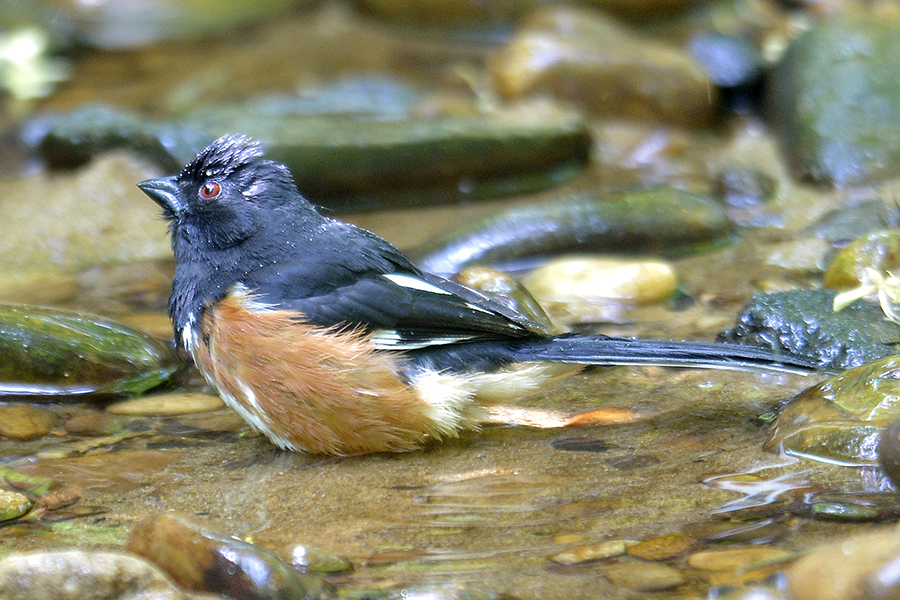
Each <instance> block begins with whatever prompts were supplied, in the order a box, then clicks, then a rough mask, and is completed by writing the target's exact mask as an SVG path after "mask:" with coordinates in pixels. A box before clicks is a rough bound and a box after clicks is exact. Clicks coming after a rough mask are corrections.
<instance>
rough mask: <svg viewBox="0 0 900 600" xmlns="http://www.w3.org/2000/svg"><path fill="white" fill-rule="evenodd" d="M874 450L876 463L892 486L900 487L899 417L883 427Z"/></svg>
mask: <svg viewBox="0 0 900 600" xmlns="http://www.w3.org/2000/svg"><path fill="white" fill-rule="evenodd" d="M876 452H877V454H878V464H879V465H880V466H881V468H882V469H883V470H884V472H885V474H886V475H887V476H888V477H890V478H891V482H892V483H893V484H894V487H896V488H900V419H894V420H893V421H891V422H890V424H889V425H888V426H887V427H885V428H884V431H883V432H882V434H881V439H880V440H878V448H877V449H876Z"/></svg>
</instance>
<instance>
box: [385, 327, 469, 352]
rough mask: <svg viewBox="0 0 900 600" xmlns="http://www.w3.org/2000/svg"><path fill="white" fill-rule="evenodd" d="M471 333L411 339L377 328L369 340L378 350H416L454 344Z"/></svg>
mask: <svg viewBox="0 0 900 600" xmlns="http://www.w3.org/2000/svg"><path fill="white" fill-rule="evenodd" d="M472 337H473V336H472V335H449V334H448V335H444V336H439V337H429V338H427V339H418V340H411V339H408V338H406V337H404V336H403V335H401V334H399V333H397V331H395V330H393V329H379V330H377V331H375V332H373V333H372V336H371V337H370V338H369V340H370V341H371V342H372V344H374V346H375V347H376V348H377V349H379V350H418V349H419V348H427V347H429V346H440V345H444V344H455V343H456V342H464V341H466V340H470V339H472Z"/></svg>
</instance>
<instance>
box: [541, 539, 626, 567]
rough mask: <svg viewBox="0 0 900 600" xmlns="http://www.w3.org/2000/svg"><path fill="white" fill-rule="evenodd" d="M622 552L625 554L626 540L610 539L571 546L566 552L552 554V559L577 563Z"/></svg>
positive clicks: (619, 554)
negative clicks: (597, 542)
mask: <svg viewBox="0 0 900 600" xmlns="http://www.w3.org/2000/svg"><path fill="white" fill-rule="evenodd" d="M622 554H625V541H624V540H609V541H608V542H601V543H599V544H587V545H584V546H575V547H574V548H569V549H568V550H566V551H565V552H560V553H559V554H557V555H555V556H551V557H550V560H552V561H553V562H555V563H558V564H561V565H577V564H580V563H583V562H588V561H592V560H602V559H604V558H611V557H613V556H621V555H622Z"/></svg>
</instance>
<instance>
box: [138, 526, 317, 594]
mask: <svg viewBox="0 0 900 600" xmlns="http://www.w3.org/2000/svg"><path fill="white" fill-rule="evenodd" d="M128 550H130V551H131V552H134V553H136V554H139V555H141V556H143V557H145V558H147V559H148V560H151V561H153V562H154V563H155V564H157V565H159V566H160V567H161V568H162V569H163V570H165V571H166V572H168V573H169V575H171V576H172V578H173V579H174V580H175V581H177V582H178V583H179V585H181V586H182V587H184V588H186V589H189V590H196V591H210V592H215V593H217V594H222V595H224V596H227V597H229V598H240V599H241V600H264V599H270V598H276V599H279V600H305V599H306V597H307V592H306V588H305V587H304V584H303V583H302V582H301V581H300V579H299V578H298V577H297V575H296V574H295V573H294V572H293V570H292V569H291V567H290V566H289V565H288V564H287V563H285V562H284V561H282V560H281V559H280V558H278V557H277V556H276V555H275V554H273V553H271V552H269V551H268V550H265V549H263V548H259V547H257V546H254V545H253V544H248V543H247V542H243V541H241V540H239V539H237V538H234V537H231V536H227V535H224V534H221V533H217V532H215V531H212V530H210V529H208V528H206V527H205V526H202V525H200V524H198V523H195V522H193V521H191V520H190V519H188V518H186V517H183V516H180V515H176V514H161V515H154V516H151V517H148V518H147V519H145V520H144V521H142V522H140V523H139V524H138V525H137V526H135V528H134V529H133V530H132V532H131V537H130V539H129V541H128Z"/></svg>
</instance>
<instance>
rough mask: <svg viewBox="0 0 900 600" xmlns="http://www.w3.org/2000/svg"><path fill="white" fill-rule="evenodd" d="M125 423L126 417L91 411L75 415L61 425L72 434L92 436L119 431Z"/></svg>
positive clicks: (126, 421) (123, 427)
mask: <svg viewBox="0 0 900 600" xmlns="http://www.w3.org/2000/svg"><path fill="white" fill-rule="evenodd" d="M127 423H128V419H127V418H125V417H120V416H117V415H111V414H107V413H102V412H93V413H87V414H83V415H76V416H74V417H72V418H71V419H68V420H67V421H66V422H65V425H64V426H63V427H64V428H65V430H66V431H67V432H69V433H71V434H74V435H81V436H91V437H94V436H107V435H113V434H116V433H120V432H121V431H122V430H124V429H125V426H126V424H127Z"/></svg>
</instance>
